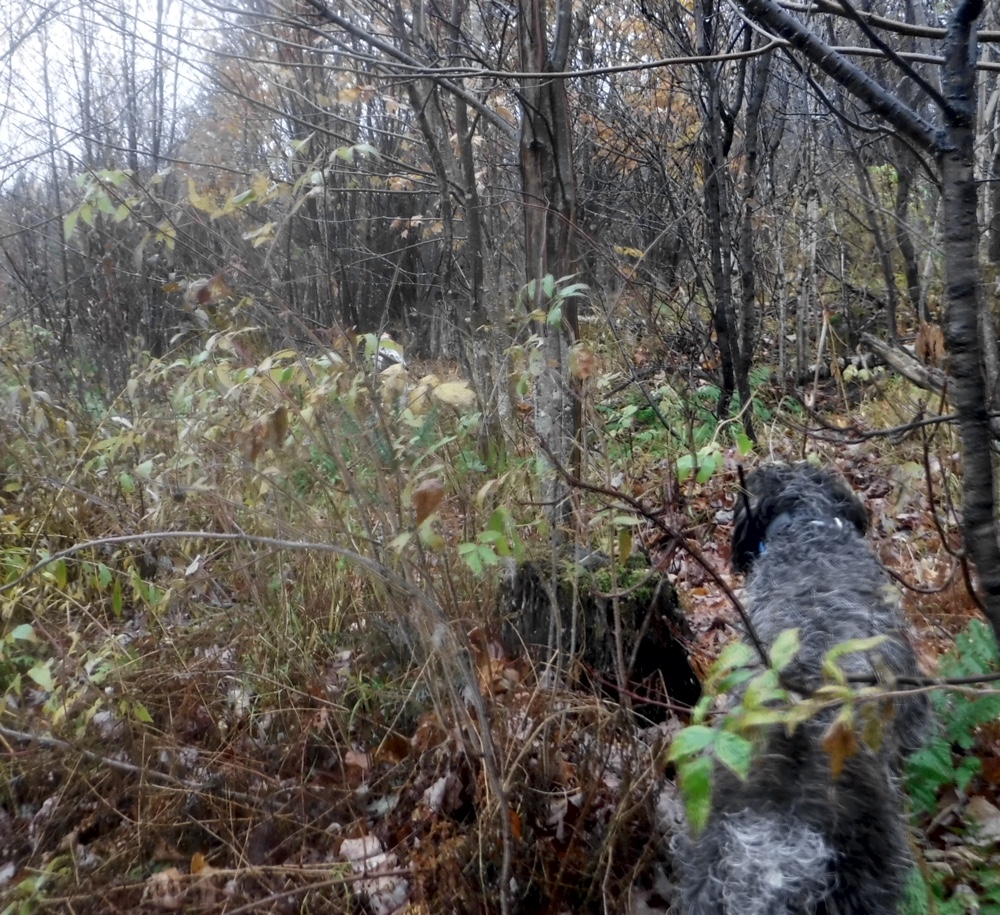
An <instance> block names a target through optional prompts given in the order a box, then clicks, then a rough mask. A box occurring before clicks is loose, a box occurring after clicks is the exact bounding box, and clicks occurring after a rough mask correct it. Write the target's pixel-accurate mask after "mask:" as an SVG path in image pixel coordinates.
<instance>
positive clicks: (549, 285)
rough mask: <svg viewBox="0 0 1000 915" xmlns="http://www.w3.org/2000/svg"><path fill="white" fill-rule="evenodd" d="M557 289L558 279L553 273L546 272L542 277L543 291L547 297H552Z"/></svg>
mask: <svg viewBox="0 0 1000 915" xmlns="http://www.w3.org/2000/svg"><path fill="white" fill-rule="evenodd" d="M555 291H556V279H555V277H554V276H553V275H552V274H551V273H546V274H545V276H544V277H542V292H544V293H545V298H547V299H551V298H552V296H553V295H555Z"/></svg>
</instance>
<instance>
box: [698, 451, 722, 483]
mask: <svg viewBox="0 0 1000 915" xmlns="http://www.w3.org/2000/svg"><path fill="white" fill-rule="evenodd" d="M699 457H700V460H699V464H700V466H699V468H698V477H697V480H698V482H699V483H707V482H708V481H709V480H710V479H711V478H712V474H714V473H715V471H716V470H718V469H719V467H720V466H721V465H722V455H721V454H719V452H717V451H707V452H705V453H704V454H699Z"/></svg>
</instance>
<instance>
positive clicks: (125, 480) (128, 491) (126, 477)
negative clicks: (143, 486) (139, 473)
mask: <svg viewBox="0 0 1000 915" xmlns="http://www.w3.org/2000/svg"><path fill="white" fill-rule="evenodd" d="M118 485H119V486H121V488H122V494H123V495H126V496H130V495H132V493H133V492H135V480H133V479H132V477H131V475H130V474H128V473H126V472H125V471H124V470H123V471H122V472H121V473H119V474H118Z"/></svg>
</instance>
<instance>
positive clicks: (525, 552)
mask: <svg viewBox="0 0 1000 915" xmlns="http://www.w3.org/2000/svg"><path fill="white" fill-rule="evenodd" d="M23 343H24V341H20V342H19V343H18V346H14V345H12V346H11V349H10V350H9V351H8V352H7V353H6V354H3V355H4V360H3V362H4V367H3V369H2V371H0V373H2V377H0V385H2V388H3V394H4V395H5V397H6V399H7V403H8V406H9V409H8V410H7V411H6V417H5V419H4V420H3V436H2V440H0V498H2V503H3V504H2V513H0V528H2V543H3V547H2V552H0V580H2V589H0V614H2V618H3V626H2V629H0V633H2V637H0V680H2V684H3V688H4V693H5V704H4V708H3V710H2V712H0V743H2V747H3V752H2V757H0V758H2V765H3V780H2V795H0V912H4V913H7V912H10V913H29V912H36V911H37V912H42V911H64V912H73V913H108V912H118V911H126V910H128V911H132V912H163V911H190V912H195V911H198V912H220V913H221V912H226V913H230V915H235V913H244V912H275V913H284V912H370V913H377V915H388V913H391V912H408V913H442V912H462V913H466V912H467V913H478V912H484V913H486V912H500V911H501V910H503V909H504V908H506V910H508V911H514V912H533V913H534V912H538V913H541V912H552V913H563V912H573V913H583V912H629V913H651V912H663V911H666V910H667V907H668V904H669V895H670V894H669V887H670V877H671V874H670V854H669V842H670V838H671V835H672V834H673V833H674V832H675V831H676V830H677V829H678V828H679V826H680V823H681V822H682V815H683V814H682V804H681V801H680V799H679V797H678V795H677V792H676V790H675V788H674V782H673V776H674V772H673V768H672V766H671V765H669V764H668V762H667V755H668V748H669V746H670V741H671V739H672V738H673V737H674V736H675V735H676V734H677V733H678V732H679V731H680V729H681V728H682V727H683V726H684V725H685V724H686V723H687V722H686V718H685V715H684V714H683V710H681V709H679V708H677V707H676V706H670V705H669V704H668V705H667V706H665V707H664V708H665V711H666V712H667V713H666V714H664V715H661V716H659V717H660V718H662V720H657V721H655V722H654V721H650V720H646V719H644V718H642V717H638V716H636V715H635V714H633V713H632V711H631V710H630V709H629V708H628V700H627V695H626V696H625V697H623V701H622V702H621V703H615V702H612V701H610V700H609V699H608V698H607V697H606V696H600V695H596V694H595V691H594V690H593V689H591V688H584V687H581V686H580V684H579V681H578V680H576V679H574V678H573V677H572V676H566V675H560V676H556V675H553V674H552V673H551V672H550V671H549V670H546V669H543V668H542V667H541V666H540V665H538V664H533V663H532V662H529V661H528V660H527V659H526V658H524V657H518V656H516V655H515V654H514V653H513V652H511V651H510V649H509V645H505V641H504V639H503V638H502V637H501V633H502V618H501V617H502V615H503V607H502V606H501V605H498V597H497V595H498V591H499V583H500V580H501V578H502V576H503V573H504V570H505V569H506V568H507V567H508V565H509V564H510V563H517V562H520V561H522V560H524V559H525V558H526V557H535V558H538V557H540V556H543V555H545V554H546V551H547V550H548V547H547V544H548V543H549V540H550V534H551V532H550V531H549V530H548V529H547V524H546V521H545V520H544V512H542V511H541V510H540V508H539V505H538V497H537V493H538V485H539V479H540V477H541V475H542V474H543V473H545V472H547V470H546V465H545V462H544V460H543V459H541V458H540V457H539V453H538V448H537V443H536V442H535V440H534V438H533V435H532V405H531V401H530V397H529V396H524V397H523V398H520V399H517V398H516V400H515V404H514V409H513V410H512V417H513V419H512V421H511V423H509V424H508V425H507V426H506V427H505V438H504V440H503V441H501V442H497V441H488V440H484V438H483V434H482V428H483V426H482V422H481V417H480V416H479V414H478V413H476V412H475V398H474V396H473V395H472V392H471V390H470V388H469V386H468V383H467V382H466V380H464V379H463V378H462V377H460V374H459V372H458V370H457V369H456V368H455V367H454V366H449V365H444V364H434V365H425V366H421V367H416V366H411V367H410V372H409V382H408V383H404V382H403V379H402V378H401V376H400V375H398V373H397V374H390V375H389V376H382V377H376V376H375V375H374V372H373V371H372V370H371V359H372V348H373V346H375V345H376V344H375V341H374V340H373V339H369V340H368V341H362V350H361V352H362V355H361V357H360V358H357V354H356V353H355V352H354V351H353V350H351V351H343V350H341V351H337V350H335V349H330V350H319V349H317V350H316V351H315V352H304V351H297V350H290V349H289V350H285V351H282V352H278V353H273V354H270V355H264V354H262V353H259V352H258V351H257V341H256V340H255V338H254V336H253V334H252V332H226V333H218V334H215V335H213V336H211V337H209V338H207V339H206V340H205V341H204V342H203V345H201V346H200V348H196V349H194V350H192V351H191V352H188V353H186V354H185V355H178V356H176V357H175V358H171V359H165V360H150V359H146V360H145V361H144V362H143V363H142V364H141V365H138V366H137V367H136V369H135V371H134V373H133V376H132V379H131V380H130V382H129V384H128V385H127V387H126V388H125V390H123V391H122V392H121V393H120V394H119V395H118V396H117V397H116V398H115V399H114V401H113V403H111V405H110V407H107V406H105V405H103V404H99V403H98V401H97V400H96V399H95V400H93V401H91V400H89V399H88V398H87V397H80V398H77V399H75V400H70V399H69V398H61V399H60V398H57V397H55V396H53V394H51V393H49V392H47V391H46V390H44V388H43V387H42V386H39V385H38V384H37V383H35V382H33V381H31V380H29V378H27V377H26V376H25V375H24V374H23V372H22V370H21V368H20V365H21V364H23V363H22V362H21V361H20V360H19V359H15V358H14V357H13V356H12V355H11V353H14V352H20V351H21V350H20V349H19V347H20V346H23ZM366 347H367V352H365V349H366ZM584 364H585V366H586V371H585V373H584V377H582V378H581V381H582V383H583V389H584V391H585V398H586V400H585V411H584V414H585V424H586V427H587V443H588V447H587V449H586V458H585V461H584V465H583V473H584V478H585V479H586V480H587V481H590V482H592V483H593V484H594V485H593V488H592V490H580V491H578V492H577V493H576V495H577V497H578V504H577V517H578V526H577V529H576V530H574V531H572V532H569V533H570V534H571V536H572V537H573V538H575V539H576V540H577V541H578V542H579V544H580V545H581V546H583V547H585V548H587V549H597V550H600V551H602V552H604V553H605V554H607V555H608V556H609V557H612V558H613V560H614V562H616V563H618V564H620V565H621V566H624V564H625V563H627V561H628V559H629V557H630V556H632V555H635V554H638V553H642V552H645V553H648V555H649V557H650V564H651V566H652V567H653V568H655V569H658V570H660V571H665V572H667V573H668V574H669V576H670V579H671V581H672V582H673V583H674V584H675V585H676V588H677V590H678V592H679V594H680V597H681V601H682V604H683V607H684V609H685V612H686V614H687V617H688V619H689V621H690V624H691V630H692V633H693V637H692V638H691V640H690V642H689V644H688V648H689V652H690V656H691V657H692V659H693V662H694V664H695V667H696V668H697V669H698V670H700V671H701V672H702V673H703V674H705V673H707V672H708V671H709V670H710V668H711V666H712V664H713V662H714V661H715V659H716V658H717V657H718V656H719V654H720V652H721V651H722V649H723V648H724V646H725V645H726V644H728V643H729V642H731V641H732V639H733V637H734V634H735V631H736V630H735V622H736V619H737V616H736V613H735V610H734V608H733V606H732V604H731V602H730V600H729V598H728V597H727V595H726V594H725V592H724V590H723V589H722V588H721V587H720V584H719V581H718V580H717V579H716V578H715V577H714V576H713V574H712V571H713V570H714V571H715V572H717V573H718V574H719V576H720V577H721V579H722V580H723V581H728V582H730V583H731V584H732V586H733V587H734V588H737V590H738V586H739V582H738V581H737V580H735V579H734V578H733V576H732V575H731V573H730V571H729V566H728V558H729V547H728V537H729V522H730V520H731V515H732V506H733V500H734V494H735V491H736V488H737V485H738V483H737V481H738V472H737V468H738V466H739V465H747V466H752V465H753V464H754V463H756V462H758V461H760V460H762V459H788V460H795V459H809V460H813V461H817V462H823V463H827V462H830V463H833V464H835V465H836V466H837V467H838V468H839V469H840V470H841V471H842V472H843V473H844V474H845V475H846V476H847V478H848V479H849V480H850V482H851V483H852V485H853V486H854V487H855V488H856V489H857V490H858V491H859V493H861V495H862V496H863V497H864V499H865V501H866V504H867V505H868V507H869V510H870V511H871V513H872V517H873V519H874V523H873V532H872V536H873V540H874V543H875V546H876V549H877V551H878V552H879V554H880V555H881V556H882V558H883V560H884V561H885V563H886V565H887V566H888V568H889V569H890V570H891V571H892V573H893V574H894V576H896V577H897V578H898V581H899V583H900V587H901V589H902V591H903V594H904V598H905V601H906V606H907V608H908V611H909V613H910V618H911V620H912V622H913V625H914V627H915V630H916V633H917V639H918V649H919V653H920V656H921V660H922V663H923V666H924V668H925V670H926V671H927V672H928V673H933V674H940V675H943V676H968V675H973V674H976V673H979V672H982V671H985V670H987V669H989V667H990V664H991V663H992V661H991V657H990V648H989V645H990V642H989V636H988V634H987V633H986V630H985V629H984V628H983V627H982V626H981V625H978V624H977V622H976V616H977V614H976V611H975V607H974V603H973V601H972V600H971V599H970V597H969V591H968V588H967V586H966V582H965V580H964V577H963V567H962V565H961V562H960V561H959V558H958V547H959V538H958V534H957V526H956V523H955V512H954V505H953V502H952V500H953V498H955V497H956V496H957V492H958V485H957V473H958V469H957V467H956V458H955V454H956V451H957V445H956V443H955V442H954V441H953V440H952V438H951V437H950V433H948V431H947V429H941V430H938V431H936V432H934V433H933V434H931V433H925V432H921V431H920V430H915V431H910V432H906V433H900V434H898V435H897V436H895V437H893V438H889V437H870V438H866V437H863V436H861V435H858V434H857V433H859V432H861V431H863V430H872V429H879V428H886V427H894V426H898V425H900V424H901V423H903V422H905V421H906V418H907V417H909V416H912V415H913V414H914V412H915V410H916V405H917V401H918V393H917V392H916V391H915V390H913V389H910V388H909V387H907V386H906V385H905V384H903V383H901V382H899V381H897V380H893V379H890V378H887V377H885V376H882V377H880V378H878V379H874V378H872V379H867V378H866V379H865V380H864V383H862V382H861V381H860V380H857V379H854V380H852V379H846V380H845V379H844V378H842V377H841V378H839V379H837V380H835V381H834V382H831V383H830V385H829V387H828V388H827V389H825V390H817V391H814V392H813V394H814V395H816V396H815V397H814V398H813V406H812V408H811V409H807V408H806V407H804V406H803V405H802V404H801V403H800V402H799V401H797V400H795V399H794V398H787V397H783V396H781V392H779V391H778V388H777V386H776V385H773V384H772V383H771V382H770V380H769V379H768V378H767V376H766V375H765V374H760V375H758V377H757V378H756V380H755V389H756V396H757V398H758V399H757V400H756V401H755V403H754V404H753V405H752V408H753V409H754V410H755V411H756V415H757V425H758V428H759V429H760V430H761V432H760V441H759V442H758V443H757V444H756V445H753V444H752V443H750V442H749V441H748V440H747V439H746V437H745V436H744V435H742V434H737V433H736V432H735V431H734V428H735V427H734V426H733V425H731V424H723V425H719V424H718V423H716V422H715V420H714V419H713V416H712V409H711V408H712V404H713V403H714V400H715V398H716V397H717V391H714V390H713V389H712V388H711V386H709V385H704V384H703V385H701V386H700V387H694V388H691V387H688V386H686V385H685V384H682V383H681V382H680V381H679V380H678V377H677V375H676V373H674V372H671V371H669V370H655V371H653V372H651V373H649V374H647V375H646V376H645V380H644V384H645V388H646V391H647V392H648V394H649V397H648V398H646V397H645V396H643V395H640V394H639V393H637V392H636V390H635V388H634V386H631V387H630V386H628V385H626V386H624V387H622V386H620V382H621V381H622V379H623V377H625V376H622V375H621V374H620V373H617V374H616V372H615V371H614V367H613V366H612V365H610V364H609V361H608V360H605V359H604V358H603V357H602V356H601V353H600V352H599V351H598V352H596V353H594V354H593V356H592V358H591V359H589V360H588V361H586V362H585V363H584ZM530 371H531V368H530V363H526V364H525V368H524V372H525V374H526V382H527V383H526V384H524V385H522V386H521V390H522V391H529V390H530ZM848 388H851V390H850V391H849V390H848ZM654 406H655V407H656V409H653V407H654ZM665 423H666V427H665V426H664V424H665ZM615 493H621V494H622V495H623V498H621V499H616V498H615V497H614V494H615ZM637 506H638V507H639V508H638V509H637ZM639 509H641V510H639ZM654 522H658V523H654ZM668 530H669V531H679V532H681V533H682V537H681V538H677V537H670V536H668V535H667V534H666V533H665V531H668ZM689 547H693V548H694V549H691V548H689ZM612 580H614V576H612ZM934 702H935V706H936V708H937V711H938V713H939V718H940V720H941V722H942V723H941V725H940V728H941V729H940V731H939V732H938V733H936V734H935V736H934V738H933V740H932V741H931V742H930V744H929V745H928V748H927V750H926V751H924V752H922V753H921V754H919V755H918V757H917V758H916V759H915V760H914V764H913V766H912V771H911V773H910V776H909V787H910V793H911V796H912V798H913V810H912V814H913V821H914V826H915V830H914V835H915V841H916V842H917V843H918V845H919V859H920V860H921V862H922V871H921V874H920V875H919V876H915V877H914V886H913V893H912V897H913V898H912V900H911V904H910V911H912V912H914V913H920V912H965V911H972V909H970V908H968V905H969V903H970V901H971V900H978V903H977V904H979V905H980V909H979V911H984V912H985V911H989V910H990V909H989V906H994V907H997V906H1000V880H998V879H997V877H996V874H997V873H1000V868H998V866H997V865H998V861H997V857H996V851H995V847H996V839H997V837H998V835H1000V810H998V805H1000V801H998V798H997V785H998V782H1000V754H998V746H1000V725H998V724H997V717H998V713H1000V704H998V699H997V696H996V695H994V694H993V693H992V692H990V691H988V690H982V689H976V688H973V687H971V686H970V687H965V688H963V689H961V690H951V691H948V692H944V691H939V692H937V693H935V698H934ZM994 910H995V909H994Z"/></svg>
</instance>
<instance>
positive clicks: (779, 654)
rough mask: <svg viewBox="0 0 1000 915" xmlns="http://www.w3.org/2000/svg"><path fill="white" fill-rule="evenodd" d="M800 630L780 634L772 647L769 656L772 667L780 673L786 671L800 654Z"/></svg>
mask: <svg viewBox="0 0 1000 915" xmlns="http://www.w3.org/2000/svg"><path fill="white" fill-rule="evenodd" d="M799 645H800V642H799V630H798V629H786V630H785V631H784V632H782V633H780V634H779V635H778V637H777V638H776V639H775V640H774V644H773V645H772V646H771V650H770V652H769V655H770V657H771V666H772V667H773V668H774V669H775V670H778V671H781V670H784V669H785V668H786V667H787V666H788V663H789V661H791V660H792V658H794V657H795V655H796V654H798V651H799Z"/></svg>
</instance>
